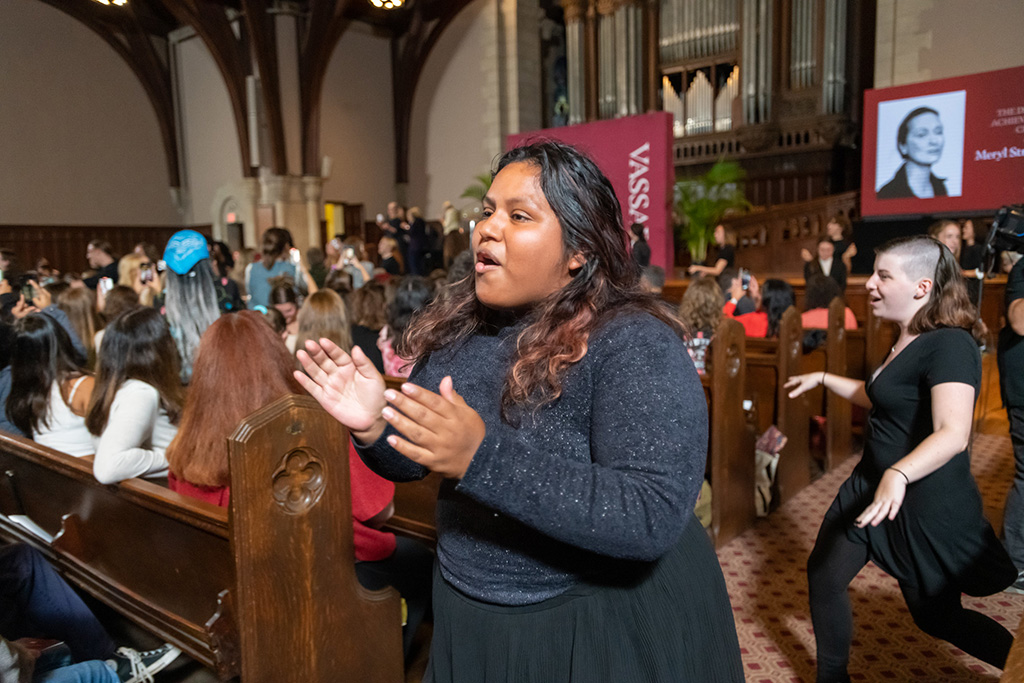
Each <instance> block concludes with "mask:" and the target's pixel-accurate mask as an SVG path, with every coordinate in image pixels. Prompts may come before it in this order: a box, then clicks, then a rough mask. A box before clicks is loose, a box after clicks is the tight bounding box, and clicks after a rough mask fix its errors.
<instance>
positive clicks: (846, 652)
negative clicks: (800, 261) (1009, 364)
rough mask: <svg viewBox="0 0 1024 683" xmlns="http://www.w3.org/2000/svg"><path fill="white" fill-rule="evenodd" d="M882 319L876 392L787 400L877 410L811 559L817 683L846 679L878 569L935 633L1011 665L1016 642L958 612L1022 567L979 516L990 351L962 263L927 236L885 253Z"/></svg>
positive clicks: (840, 388) (850, 385) (880, 278)
mask: <svg viewBox="0 0 1024 683" xmlns="http://www.w3.org/2000/svg"><path fill="white" fill-rule="evenodd" d="M867 289H868V294H869V301H870V305H871V307H872V308H873V309H874V311H875V315H877V316H878V317H879V318H881V319H883V320H891V321H892V322H894V323H896V324H897V325H898V326H899V330H900V334H899V338H898V340H897V341H896V344H895V346H893V347H892V352H891V353H890V354H889V357H888V358H887V359H886V361H885V363H883V364H882V367H881V368H879V369H878V370H877V371H876V372H875V373H874V375H873V376H872V377H871V379H870V380H868V382H867V383H866V384H865V382H862V381H860V380H853V379H848V378H846V377H839V376H837V375H832V374H828V373H821V372H816V373H813V374H808V375H797V376H794V377H792V378H790V379H789V381H788V382H787V383H786V386H787V388H790V389H792V391H791V392H790V394H789V395H790V397H795V396H799V395H800V394H802V393H804V392H805V391H808V390H809V389H813V388H814V387H816V386H819V385H823V386H825V387H826V388H828V389H829V390H831V391H834V392H835V393H837V394H839V395H840V396H843V397H845V398H847V399H849V400H850V401H851V402H853V403H854V404H856V405H860V406H863V407H865V408H870V413H869V418H868V432H867V438H866V441H865V445H864V456H863V458H861V461H860V462H859V463H858V464H857V467H856V468H855V469H854V471H853V474H851V475H850V478H849V479H847V480H846V482H844V483H843V485H842V487H841V488H840V489H839V493H838V495H837V496H836V499H835V501H833V503H832V506H831V507H830V508H829V510H828V512H826V513H825V519H824V521H823V522H822V525H821V530H820V531H819V532H818V540H817V542H816V543H815V545H814V550H813V551H812V552H811V557H810V559H809V560H808V563H807V574H808V583H809V586H810V602H811V620H812V622H813V624H814V635H815V639H816V640H817V649H818V677H817V680H818V682H819V683H833V682H835V681H849V680H850V678H849V675H848V673H847V664H848V661H849V657H850V644H851V640H852V637H853V617H852V612H851V608H850V599H849V595H848V593H847V589H848V587H849V584H850V582H851V581H852V580H853V578H854V576H856V575H857V573H858V572H859V571H860V570H861V568H862V567H863V566H864V565H865V564H867V562H868V561H869V560H870V561H871V562H874V563H875V564H876V565H878V566H879V567H881V568H882V569H883V570H884V571H886V572H887V573H889V574H890V575H892V576H893V577H895V578H896V579H897V580H898V581H899V584H900V590H901V591H902V593H903V597H904V599H905V600H906V601H907V606H908V607H909V608H910V613H911V615H912V616H913V618H914V622H915V623H916V624H917V625H918V626H919V627H920V628H921V629H922V630H923V631H925V632H926V633H929V634H931V635H933V636H935V637H937V638H941V639H943V640H947V641H949V642H951V643H953V644H954V645H956V646H957V647H959V648H960V649H962V650H964V651H965V652H967V653H969V654H971V655H973V656H975V657H977V658H978V659H981V660H983V661H985V662H988V663H989V664H991V665H993V666H996V667H999V668H1002V667H1003V665H1004V664H1005V663H1006V656H1007V654H1008V653H1009V651H1010V645H1011V643H1012V642H1013V636H1012V634H1011V633H1010V632H1009V631H1007V630H1006V629H1005V628H1003V627H1002V626H1000V625H999V624H998V623H997V622H995V621H994V620H992V619H990V618H989V617H987V616H985V615H983V614H981V613H979V612H975V611H972V610H968V609H964V608H963V606H962V605H961V604H960V597H961V593H967V594H968V595H976V596H977V595H991V594H993V593H997V592H999V591H1001V590H1003V589H1004V588H1006V587H1007V586H1009V585H1010V584H1011V583H1013V582H1014V580H1015V579H1016V576H1017V571H1016V569H1015V568H1014V566H1013V563H1012V562H1011V561H1010V558H1009V556H1008V555H1007V554H1006V551H1005V550H1004V549H1003V546H1002V545H1001V544H1000V543H999V540H998V539H997V538H996V535H995V533H994V532H993V531H992V527H991V526H990V525H989V523H988V522H987V521H986V519H985V517H984V515H983V514H982V506H981V495H980V493H979V492H978V487H977V485H976V484H975V482H974V479H973V478H972V476H971V469H970V456H969V453H968V451H967V446H968V442H969V440H970V435H971V423H972V419H973V415H974V401H975V397H976V395H977V391H978V387H979V385H980V383H981V355H980V353H979V351H978V347H977V345H976V344H975V342H974V339H973V338H972V336H971V333H970V332H969V330H971V329H972V327H973V325H974V323H975V315H974V309H973V307H972V306H971V305H970V303H969V302H968V301H967V294H966V291H965V289H964V285H963V281H962V279H961V278H960V268H959V266H958V265H957V262H956V259H955V258H954V257H953V254H952V253H951V252H950V251H949V249H947V248H946V247H945V246H943V245H942V244H940V243H939V242H938V241H936V240H934V239H932V238H930V237H924V236H915V237H905V238H899V239H896V240H892V241H891V242H888V243H887V244H885V245H883V246H882V247H881V248H880V249H879V250H878V252H877V258H876V260H875V272H874V274H873V275H872V276H871V278H870V279H869V280H868V282H867Z"/></svg>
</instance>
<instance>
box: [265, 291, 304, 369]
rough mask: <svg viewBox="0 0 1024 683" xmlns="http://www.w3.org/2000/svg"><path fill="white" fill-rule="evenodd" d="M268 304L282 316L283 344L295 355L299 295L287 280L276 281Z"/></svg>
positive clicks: (297, 333)
mask: <svg viewBox="0 0 1024 683" xmlns="http://www.w3.org/2000/svg"><path fill="white" fill-rule="evenodd" d="M270 303H271V305H272V306H273V307H274V308H275V309H277V311H278V312H280V313H281V315H283V316H284V325H285V332H286V334H285V338H284V343H285V345H286V346H287V347H288V350H289V351H291V352H292V353H295V340H296V339H297V338H298V335H299V294H298V292H296V291H295V286H294V285H293V284H292V282H291V281H290V280H288V279H287V278H285V279H283V280H278V281H277V282H276V283H275V284H274V288H273V289H271V290H270Z"/></svg>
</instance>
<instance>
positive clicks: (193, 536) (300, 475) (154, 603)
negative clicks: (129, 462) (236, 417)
mask: <svg viewBox="0 0 1024 683" xmlns="http://www.w3.org/2000/svg"><path fill="white" fill-rule="evenodd" d="M346 442H347V434H346V433H345V430H344V429H343V428H342V427H341V425H340V424H338V422H337V421H336V420H334V419H333V418H331V417H330V416H329V415H327V414H326V413H325V412H324V411H323V410H322V409H321V408H320V407H319V406H318V405H317V404H316V402H315V401H314V400H313V399H311V398H309V397H299V396H288V397H284V398H282V399H280V400H278V401H276V402H275V403H273V404H271V405H269V406H267V407H266V408H264V409H262V410H260V411H259V412H257V413H255V414H253V415H252V416H250V417H249V418H247V419H246V420H245V421H244V422H243V423H242V424H241V425H239V427H238V429H237V430H236V431H235V433H234V434H233V435H232V437H231V439H230V440H229V450H230V458H231V489H232V496H231V509H230V511H228V510H224V509H222V508H218V507H216V506H213V505H209V504H207V503H202V502H199V501H196V500H194V499H191V498H187V497H184V496H180V495H178V494H176V493H174V492H172V491H170V490H168V489H166V488H163V487H161V486H158V485H156V484H154V483H152V482H147V481H144V480H138V479H135V480H129V481H126V482H122V483H121V484H120V485H113V486H105V485H102V484H100V483H98V482H97V481H96V480H95V478H94V477H93V475H92V470H91V466H90V465H89V463H88V462H86V461H83V460H80V459H77V458H73V457H71V456H68V455H65V454H63V453H59V452H57V451H53V450H51V449H48V448H45V447H43V446H39V445H37V444H35V443H33V442H31V441H27V440H25V439H20V438H18V437H15V436H10V435H7V434H0V471H2V472H3V483H2V484H0V513H2V514H0V536H2V537H4V538H5V539H6V540H8V541H22V542H27V543H30V544H32V545H34V546H36V547H37V548H39V549H40V550H41V551H42V552H43V553H44V554H45V555H46V556H47V557H48V559H49V560H50V561H51V562H53V563H54V564H55V565H56V566H57V568H58V569H59V570H60V571H61V572H62V573H63V574H64V576H65V577H66V578H67V579H68V580H69V581H71V582H72V583H73V584H75V585H77V586H79V587H80V588H82V589H83V590H85V591H86V592H87V593H89V594H91V595H93V596H94V597H96V598H97V599H99V600H100V601H102V602H105V603H106V604H108V605H110V606H111V607H113V608H114V609H115V610H117V611H118V612H120V613H121V614H123V615H124V616H125V617H127V618H128V619H130V620H132V621H134V622H136V623H137V624H139V625H140V626H141V627H143V628H144V629H145V630H148V631H151V632H153V633H155V634H157V635H158V636H160V637H161V638H164V639H166V640H168V641H170V642H172V643H174V644H175V645H177V646H178V647H180V648H181V649H182V650H184V651H185V652H186V653H188V654H189V655H190V656H192V657H194V658H195V659H197V660H199V661H200V662H202V663H203V664H205V665H206V666H208V667H210V668H211V669H213V670H214V671H215V672H216V674H217V675H218V677H219V678H221V679H222V680H226V679H228V678H232V677H234V676H238V675H240V676H241V677H242V680H244V681H245V683H262V682H264V681H266V682H270V681H274V682H279V681H288V680H303V681H317V682H325V683H326V682H328V681H338V680H358V681H380V682H381V683H385V682H386V683H397V682H399V681H402V680H403V678H404V673H403V665H402V660H403V657H402V642H401V621H400V606H399V597H398V594H397V592H395V591H394V590H393V589H390V588H389V589H386V590H383V591H367V590H366V589H364V588H362V587H361V586H360V585H359V583H358V581H357V579H356V575H355V567H354V562H355V557H354V551H353V546H352V518H351V515H352V508H351V500H350V495H349V472H348V458H347V457H345V454H344V452H339V448H338V444H344V443H346ZM12 515H27V516H29V517H30V518H31V519H32V520H33V521H34V522H35V523H36V524H38V525H39V526H40V527H41V528H42V529H43V530H44V531H45V532H48V533H49V534H52V535H53V536H55V539H54V540H53V542H52V543H47V542H45V541H44V540H41V539H40V538H39V537H37V536H35V535H33V534H32V533H29V532H28V531H26V530H25V529H24V528H23V527H22V526H19V525H18V524H16V523H14V522H13V521H12V520H11V516H12Z"/></svg>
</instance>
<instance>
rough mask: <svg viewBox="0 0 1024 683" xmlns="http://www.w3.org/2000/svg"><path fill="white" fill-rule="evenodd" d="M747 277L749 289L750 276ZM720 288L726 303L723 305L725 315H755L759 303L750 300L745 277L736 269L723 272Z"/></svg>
mask: <svg viewBox="0 0 1024 683" xmlns="http://www.w3.org/2000/svg"><path fill="white" fill-rule="evenodd" d="M747 277H748V280H747V282H748V287H749V282H750V279H749V277H750V276H749V275H748V276H747ZM718 288H719V289H720V290H722V298H723V300H724V301H725V303H724V304H722V311H723V312H724V313H728V314H732V315H733V316H736V315H743V314H744V313H753V312H754V311H755V310H756V309H757V303H755V302H754V300H753V299H751V298H750V294H749V293H748V291H747V288H746V287H744V286H743V276H742V275H740V273H739V271H737V270H736V269H735V268H726V269H725V270H723V271H722V274H721V275H719V276H718Z"/></svg>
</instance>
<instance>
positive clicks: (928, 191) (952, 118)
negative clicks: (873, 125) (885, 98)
mask: <svg viewBox="0 0 1024 683" xmlns="http://www.w3.org/2000/svg"><path fill="white" fill-rule="evenodd" d="M944 95H959V96H960V97H959V98H958V99H959V105H960V106H959V110H958V111H957V108H956V107H955V106H953V107H950V106H948V104H949V103H947V102H941V100H940V101H939V102H934V103H933V102H922V101H927V100H938V99H939V98H942V97H943V95H938V96H934V97H930V98H912V99H913V100H914V102H911V101H909V100H902V101H899V100H898V101H890V102H882V103H880V104H879V120H878V159H877V168H876V181H875V182H876V184H875V188H876V197H877V198H878V199H910V198H918V199H931V198H933V197H958V196H960V193H961V180H962V178H961V176H962V169H963V120H964V106H963V105H964V101H965V98H964V97H963V95H964V93H963V92H962V91H961V92H958V93H945V94H944ZM946 99H948V98H946ZM940 102H941V104H942V105H947V106H940ZM898 104H902V105H903V106H901V107H899V108H898V109H897V107H896V105H898ZM911 104H916V105H918V106H908V105H911ZM953 104H955V103H953ZM900 110H902V111H900ZM900 114H902V116H901V115H900ZM897 122H898V123H897ZM893 142H895V143H896V144H895V150H894V148H893V146H892V143H893ZM894 167H895V168H894Z"/></svg>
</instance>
